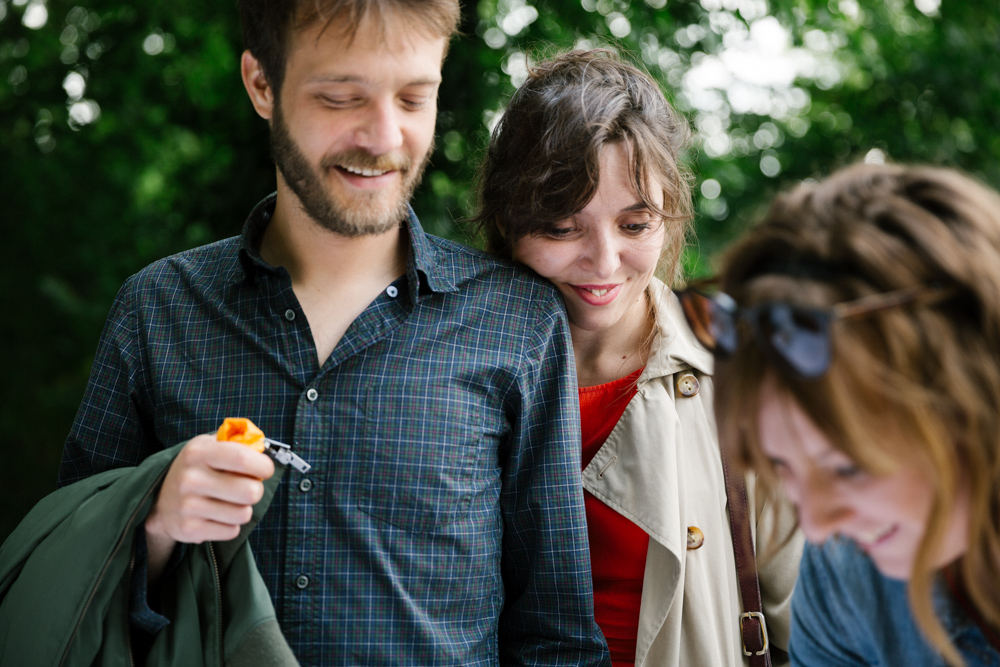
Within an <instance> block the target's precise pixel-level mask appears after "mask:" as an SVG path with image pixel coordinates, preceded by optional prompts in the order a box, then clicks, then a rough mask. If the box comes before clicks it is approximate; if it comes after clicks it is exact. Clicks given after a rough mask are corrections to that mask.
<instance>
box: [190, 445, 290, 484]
mask: <svg viewBox="0 0 1000 667" xmlns="http://www.w3.org/2000/svg"><path fill="white" fill-rule="evenodd" d="M181 457H184V460H185V461H190V463H192V464H199V463H200V464H204V465H205V466H207V467H209V468H212V469H214V470H218V471H221V472H229V473H235V474H237V475H245V476H247V477H253V478H255V479H268V478H269V477H271V475H273V474H274V461H272V460H271V457H270V456H268V455H267V454H262V453H260V452H258V451H256V450H255V449H253V448H252V447H248V446H247V445H243V444H240V443H237V442H227V441H220V440H216V439H215V438H213V437H212V436H207V435H200V436H198V437H196V438H192V439H191V441H190V442H189V443H188V444H187V445H185V447H184V449H182V450H181V453H180V454H179V455H178V457H177V458H178V459H180V458H181Z"/></svg>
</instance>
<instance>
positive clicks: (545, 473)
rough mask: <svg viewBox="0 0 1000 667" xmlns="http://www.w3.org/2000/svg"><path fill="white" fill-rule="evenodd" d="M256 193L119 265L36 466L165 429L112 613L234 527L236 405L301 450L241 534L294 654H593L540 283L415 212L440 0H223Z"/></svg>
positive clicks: (257, 493)
mask: <svg viewBox="0 0 1000 667" xmlns="http://www.w3.org/2000/svg"><path fill="white" fill-rule="evenodd" d="M240 11H241V18H242V21H243V28H244V37H245V42H246V49H247V50H246V51H245V52H244V53H243V55H242V61H241V70H242V77H243V82H244V84H245V87H246V90H247V93H248V95H249V97H250V101H251V103H252V104H253V105H254V108H255V109H256V111H257V113H258V114H259V115H260V116H261V117H262V118H264V119H265V120H267V121H268V123H269V125H270V128H271V147H272V152H273V155H274V160H275V163H276V167H277V191H276V192H275V193H274V194H272V195H271V196H269V197H267V198H266V199H264V201H262V202H260V203H259V204H258V205H257V206H256V208H254V209H253V211H252V212H251V213H250V215H249V217H248V218H247V220H246V223H245V225H244V228H243V232H242V234H241V235H240V236H238V237H234V238H230V239H226V240H223V241H219V242H217V243H214V244H211V245H208V246H204V247H200V248H195V249H193V250H190V251H187V252H184V253H181V254H179V255H176V256H173V257H168V258H166V259H163V260H160V261H158V262H156V263H154V264H152V265H151V266H149V267H147V268H146V269H144V270H143V271H141V272H139V273H138V274H136V275H135V276H133V277H131V278H130V279H129V280H128V281H127V282H126V283H125V285H124V286H123V287H122V289H121V292H120V293H119V295H118V298H117V299H116V301H115V304H114V306H113V308H112V311H111V314H110V316H109V319H108V323H107V326H106V328H105V331H104V333H103V335H102V338H101V341H100V344H99V347H98V351H97V356H96V359H95V362H94V368H93V372H92V375H91V378H90V383H89V385H88V387H87V390H86V394H85V396H84V399H83V402H82V405H81V407H80V411H79V413H78V415H77V418H76V421H75V423H74V426H73V429H72V432H71V434H70V435H69V438H68V439H67V442H66V446H65V450H64V454H63V460H62V465H61V469H60V483H61V484H64V485H65V484H69V483H71V482H73V481H75V480H79V479H81V478H84V477H87V476H90V475H93V474H95V473H98V472H100V471H103V470H107V469H110V468H116V467H121V466H131V465H136V464H138V463H139V462H141V461H143V460H144V459H145V458H146V457H148V456H150V455H151V454H153V453H155V452H157V451H160V450H163V449H164V448H166V447H168V446H170V445H173V444H175V443H180V442H183V441H185V440H190V441H189V442H188V443H187V445H185V446H184V447H183V449H181V450H180V453H179V454H178V455H177V457H176V459H174V461H173V463H172V465H171V466H170V468H169V471H168V472H167V473H166V477H165V478H164V480H163V482H162V485H161V486H160V487H159V489H158V491H157V495H156V500H155V502H154V503H153V506H152V509H151V511H150V512H149V514H148V516H147V517H146V519H145V522H144V526H143V527H144V530H143V531H139V532H138V534H137V537H136V540H135V544H134V545H133V548H134V551H135V558H136V563H137V566H136V571H137V572H139V573H145V577H142V576H140V577H138V578H137V579H136V580H135V583H134V585H133V589H134V590H133V600H134V611H133V613H132V619H133V624H134V625H135V626H137V627H140V628H141V629H142V630H143V631H144V632H146V633H148V634H150V635H155V634H156V633H159V632H163V631H164V628H166V627H168V626H169V623H170V622H171V619H170V618H168V617H166V616H164V615H163V614H161V613H159V612H158V611H157V609H156V608H155V603H153V601H154V600H155V598H156V595H155V593H156V592H157V585H158V582H159V581H160V580H161V577H162V576H165V572H169V571H170V569H171V568H172V567H174V566H175V564H176V562H177V561H178V560H181V559H183V558H184V557H185V546H184V545H189V544H198V543H203V542H207V541H225V540H230V539H233V538H234V537H235V536H236V535H237V534H238V533H239V531H240V527H241V526H242V525H243V524H246V523H247V522H248V521H249V520H250V518H251V512H252V506H253V505H254V504H255V503H256V502H257V501H258V500H260V499H261V497H262V495H263V493H264V491H263V485H262V482H261V480H265V479H268V478H269V477H271V475H272V474H273V472H274V463H273V462H272V460H271V458H269V457H268V456H266V455H265V454H261V453H258V452H256V451H253V450H251V449H250V448H247V447H244V446H242V445H238V444H235V443H228V442H217V441H216V440H215V438H213V437H210V436H205V435H198V434H204V433H206V432H211V431H213V430H214V429H215V428H216V427H217V426H218V424H219V423H220V422H221V421H222V419H223V418H224V417H227V416H240V417H249V418H250V419H251V420H252V421H253V422H255V423H256V424H257V425H259V426H260V427H261V428H262V429H263V431H264V432H265V433H266V434H267V435H268V437H269V438H273V439H274V440H277V441H280V442H284V443H288V444H289V445H290V446H291V448H292V449H293V450H294V452H295V454H296V455H298V456H299V457H301V458H302V459H304V460H307V461H309V462H310V463H311V464H312V468H311V470H309V471H308V472H307V473H305V474H294V475H293V474H289V475H285V476H284V478H283V479H282V480H281V484H280V486H278V488H277V491H276V493H275V495H274V498H273V500H272V501H271V504H270V509H269V510H268V512H267V515H266V516H265V517H264V519H263V521H262V522H261V523H260V524H259V525H258V526H257V527H256V529H255V530H254V532H253V533H252V534H251V535H250V538H249V540H250V544H251V546H252V548H253V552H254V554H255V558H256V562H257V566H258V569H259V570H260V573H261V575H262V576H263V579H264V581H265V583H266V584H267V587H268V590H269V591H270V595H271V598H272V600H273V602H274V607H275V609H276V611H277V616H278V621H279V623H280V626H281V629H282V631H283V633H284V635H285V637H286V638H287V640H288V644H289V645H290V646H291V648H292V650H293V651H294V653H295V656H296V658H297V659H298V661H299V662H301V663H302V664H310V665H332V664H351V665H375V664H394V665H395V664H419V665H431V664H434V665H445V664H449V665H494V664H499V663H504V664H539V665H540V664H553V665H556V664H559V665H584V664H610V663H609V662H608V658H607V654H606V646H605V645H604V641H603V638H602V636H601V634H600V631H599V630H598V629H596V625H595V624H594V622H593V614H592V609H591V581H590V570H589V564H588V555H587V536H586V527H585V523H584V512H583V499H582V494H581V492H580V489H581V483H580V478H579V475H580V459H579V457H580V453H579V451H580V447H579V437H580V436H579V430H578V428H579V427H578V423H577V416H576V386H575V376H574V371H573V362H572V352H571V350H570V339H569V334H568V329H567V324H566V321H565V315H564V312H563V307H562V304H561V301H560V299H559V296H558V294H556V293H555V291H554V290H552V289H550V288H549V287H548V286H547V285H546V284H542V283H541V282H540V281H539V280H537V279H535V278H534V277H532V276H529V275H527V274H526V273H525V272H523V271H519V270H516V269H514V268H513V267H511V266H509V265H506V264H503V263H501V262H498V261H495V260H493V259H490V258H488V257H486V256H485V255H484V254H482V253H479V252H477V251H475V250H471V249H469V248H466V247H464V246H461V245H459V244H455V243H451V242H449V241H445V240H442V239H438V238H434V237H432V236H429V235H427V234H425V233H424V232H423V230H422V229H421V227H420V223H419V221H418V220H417V217H416V215H415V214H414V212H413V211H412V210H411V209H410V207H409V204H408V202H409V199H410V196H411V194H412V192H413V189H414V188H415V187H416V185H417V184H418V182H419V181H420V176H421V172H422V171H423V169H424V166H425V165H426V164H427V161H428V158H429V155H430V154H431V150H432V145H433V137H434V125H435V117H436V113H437V92H438V87H439V86H440V84H441V65H442V61H443V58H444V55H445V51H446V48H447V44H448V41H449V40H450V38H451V37H452V36H453V34H454V33H455V30H456V26H457V22H458V17H459V8H458V3H457V1H456V0H419V1H418V0H367V1H365V0H309V1H304V0H300V1H296V0H241V3H240Z"/></svg>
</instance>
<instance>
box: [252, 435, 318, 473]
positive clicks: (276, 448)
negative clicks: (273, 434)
mask: <svg viewBox="0 0 1000 667" xmlns="http://www.w3.org/2000/svg"><path fill="white" fill-rule="evenodd" d="M264 443H265V445H266V448H265V450H264V451H266V452H267V453H268V454H270V455H271V458H273V459H274V460H275V461H277V462H278V463H283V464H284V465H286V466H292V467H293V468H295V469H296V470H298V471H299V472H301V473H306V472H309V469H310V468H312V465H310V464H309V463H306V462H305V460H303V459H302V457H301V456H299V455H298V454H296V453H295V452H293V451H292V448H291V447H289V446H288V445H286V444H285V443H283V442H278V441H277V440H271V439H270V438H265V439H264Z"/></svg>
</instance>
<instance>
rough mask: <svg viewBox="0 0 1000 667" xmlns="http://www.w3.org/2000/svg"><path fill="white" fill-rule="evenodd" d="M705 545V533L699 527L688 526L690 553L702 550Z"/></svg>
mask: <svg viewBox="0 0 1000 667" xmlns="http://www.w3.org/2000/svg"><path fill="white" fill-rule="evenodd" d="M704 543H705V533H703V532H701V528H699V527H698V526H688V551H693V550H695V549H700V548H701V545H703V544H704Z"/></svg>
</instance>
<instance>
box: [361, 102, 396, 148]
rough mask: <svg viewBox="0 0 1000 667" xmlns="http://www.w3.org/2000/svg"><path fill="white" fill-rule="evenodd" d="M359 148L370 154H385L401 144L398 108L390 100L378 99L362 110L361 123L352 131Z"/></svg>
mask: <svg viewBox="0 0 1000 667" xmlns="http://www.w3.org/2000/svg"><path fill="white" fill-rule="evenodd" d="M354 140H355V142H356V143H357V145H358V147H359V148H364V149H365V150H367V151H368V152H369V153H371V154H372V155H385V154H386V153H389V152H391V151H394V150H396V149H398V148H400V147H401V146H402V145H403V126H402V118H401V116H400V110H399V109H397V108H396V105H395V104H394V103H393V102H392V101H390V100H378V101H375V102H374V103H372V104H371V105H369V106H368V108H367V109H365V111H364V115H363V117H362V120H361V124H360V126H359V127H358V129H357V130H356V131H355V133H354Z"/></svg>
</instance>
